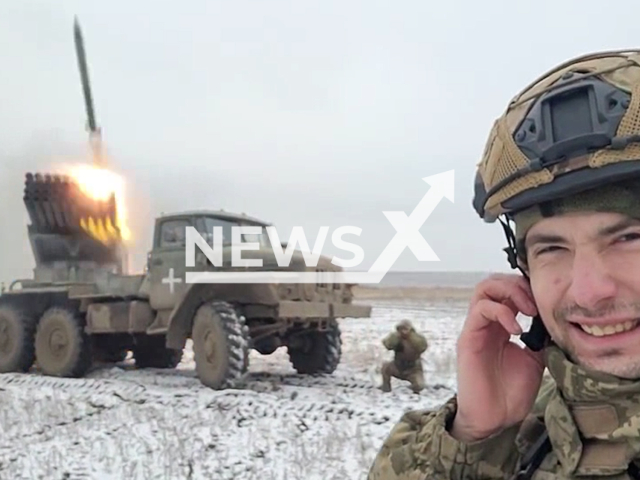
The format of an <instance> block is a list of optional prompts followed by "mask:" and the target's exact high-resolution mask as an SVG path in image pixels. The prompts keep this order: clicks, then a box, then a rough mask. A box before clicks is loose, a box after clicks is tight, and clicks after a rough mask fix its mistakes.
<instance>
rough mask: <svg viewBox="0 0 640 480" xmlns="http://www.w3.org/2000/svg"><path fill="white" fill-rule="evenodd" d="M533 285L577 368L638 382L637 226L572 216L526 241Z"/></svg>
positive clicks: (542, 225) (614, 217) (545, 222)
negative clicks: (632, 379)
mask: <svg viewBox="0 0 640 480" xmlns="http://www.w3.org/2000/svg"><path fill="white" fill-rule="evenodd" d="M525 245H526V251H527V263H528V267H527V268H528V274H529V277H530V280H531V288H532V291H533V294H534V297H535V300H536V304H537V306H538V311H539V313H540V316H541V317H542V319H543V321H544V324H545V325H546V327H547V330H548V331H549V333H550V334H551V337H552V338H553V340H554V341H555V342H556V343H557V344H558V345H559V346H560V347H561V348H563V350H565V352H567V354H568V355H569V357H570V358H571V359H572V360H573V361H574V362H576V363H577V364H579V365H581V366H583V367H586V368H590V369H594V370H598V371H601V372H605V373H609V374H612V375H616V376H619V377H623V378H639V377H640V221H639V220H635V219H632V218H630V217H627V216H624V215H621V214H618V213H570V214H569V213H568V214H564V215H558V216H556V217H551V218H545V219H542V220H540V221H539V222H537V223H536V224H535V225H533V227H531V229H530V230H529V231H528V233H527V236H526V241H525Z"/></svg>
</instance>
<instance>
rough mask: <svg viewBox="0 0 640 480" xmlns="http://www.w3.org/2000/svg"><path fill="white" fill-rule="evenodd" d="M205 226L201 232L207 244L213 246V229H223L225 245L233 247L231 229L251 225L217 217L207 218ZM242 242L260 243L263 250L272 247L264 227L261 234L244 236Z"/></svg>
mask: <svg viewBox="0 0 640 480" xmlns="http://www.w3.org/2000/svg"><path fill="white" fill-rule="evenodd" d="M203 224H204V231H201V232H200V235H202V237H203V238H206V239H207V242H208V243H209V245H212V244H213V228H214V227H221V228H222V242H223V244H224V245H231V242H232V239H233V237H232V233H231V231H232V230H231V227H234V226H241V225H247V226H250V225H249V224H245V223H240V222H234V221H231V220H223V219H221V218H215V217H205V218H204V222H203ZM251 226H253V225H251ZM242 241H243V242H251V243H259V244H260V246H261V247H262V248H269V247H270V245H271V244H270V242H269V235H268V234H267V231H266V230H265V229H264V227H263V228H262V233H261V234H253V233H244V234H242Z"/></svg>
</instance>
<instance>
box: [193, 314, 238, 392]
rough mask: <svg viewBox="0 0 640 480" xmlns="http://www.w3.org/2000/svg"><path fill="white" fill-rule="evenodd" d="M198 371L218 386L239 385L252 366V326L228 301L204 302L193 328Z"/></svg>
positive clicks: (209, 384) (209, 383) (211, 386)
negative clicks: (250, 354)
mask: <svg viewBox="0 0 640 480" xmlns="http://www.w3.org/2000/svg"><path fill="white" fill-rule="evenodd" d="M191 340H192V341H193V355H194V358H195V361H196V373H197V374H198V378H199V379H200V381H201V382H202V383H203V384H204V385H206V386H207V387H210V388H213V389H214V390H221V389H225V388H236V387H237V386H238V385H239V383H240V382H241V381H242V380H243V379H244V376H245V374H246V372H247V370H248V367H249V344H250V339H249V329H248V327H247V326H246V325H245V319H244V317H243V316H242V315H239V314H238V312H236V310H235V309H234V308H233V306H232V305H230V304H228V303H226V302H210V303H205V304H204V305H202V306H201V307H200V308H199V309H198V311H197V312H196V315H195V317H194V319H193V330H192V332H191Z"/></svg>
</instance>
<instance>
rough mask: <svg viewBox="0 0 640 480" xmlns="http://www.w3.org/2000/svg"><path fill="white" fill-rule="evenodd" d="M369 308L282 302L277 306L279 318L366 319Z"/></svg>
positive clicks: (341, 304) (349, 305)
mask: <svg viewBox="0 0 640 480" xmlns="http://www.w3.org/2000/svg"><path fill="white" fill-rule="evenodd" d="M370 316H371V306H369V305H354V304H345V303H327V302H300V301H290V300H282V301H280V303H279V304H278V317H279V318H327V317H329V318H344V317H351V318H368V317H370Z"/></svg>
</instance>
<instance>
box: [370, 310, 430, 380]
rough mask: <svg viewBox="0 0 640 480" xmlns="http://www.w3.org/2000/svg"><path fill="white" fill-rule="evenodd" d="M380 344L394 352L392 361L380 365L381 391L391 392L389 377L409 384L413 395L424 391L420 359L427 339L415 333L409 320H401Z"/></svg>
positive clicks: (426, 345)
mask: <svg viewBox="0 0 640 480" xmlns="http://www.w3.org/2000/svg"><path fill="white" fill-rule="evenodd" d="M382 344H383V345H384V346H385V347H386V349H387V350H393V351H394V352H395V356H394V359H393V361H390V362H385V363H384V364H382V387H381V389H382V391H383V392H390V391H391V377H395V378H398V379H400V380H406V381H408V382H410V383H411V388H412V390H413V391H414V392H415V393H419V392H420V391H421V390H422V389H424V387H425V380H424V372H423V370H422V358H421V357H422V354H423V353H424V351H425V350H426V349H427V347H428V343H427V339H426V338H425V337H424V336H423V335H420V334H419V333H418V332H416V331H415V329H414V328H413V325H412V324H411V322H410V321H409V320H403V321H402V322H400V323H398V325H396V331H395V332H391V333H390V334H389V335H388V336H387V337H386V338H385V339H384V340H383V341H382Z"/></svg>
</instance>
